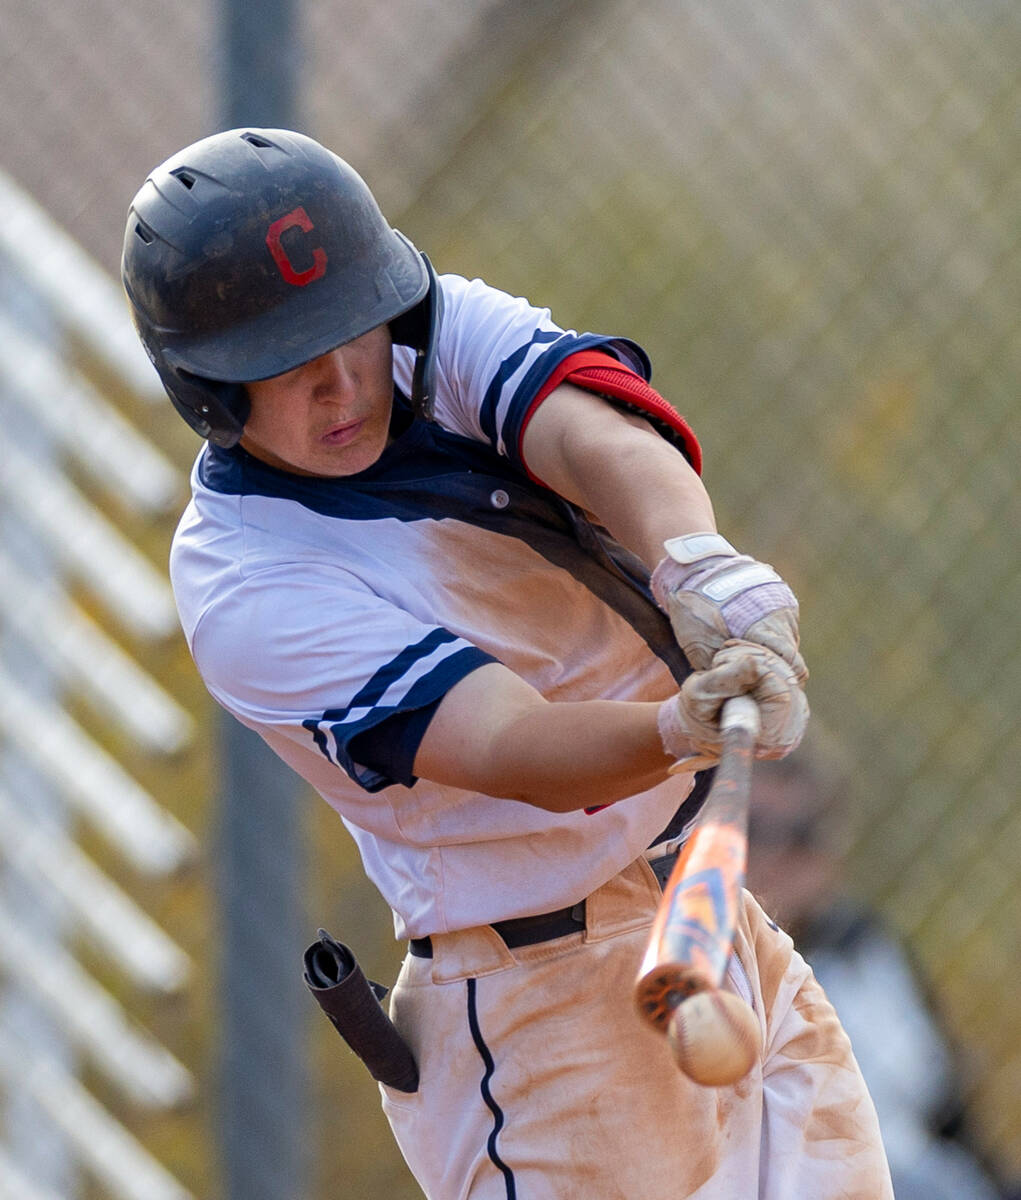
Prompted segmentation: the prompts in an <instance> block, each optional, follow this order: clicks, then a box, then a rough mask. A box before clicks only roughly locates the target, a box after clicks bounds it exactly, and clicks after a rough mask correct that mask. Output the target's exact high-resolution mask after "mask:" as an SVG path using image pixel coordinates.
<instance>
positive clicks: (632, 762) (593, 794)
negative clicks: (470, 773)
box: [487, 700, 673, 812]
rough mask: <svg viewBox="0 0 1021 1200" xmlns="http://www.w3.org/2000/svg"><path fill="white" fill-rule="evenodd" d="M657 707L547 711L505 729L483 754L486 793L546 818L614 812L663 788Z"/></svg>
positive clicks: (665, 761) (561, 706)
mask: <svg viewBox="0 0 1021 1200" xmlns="http://www.w3.org/2000/svg"><path fill="white" fill-rule="evenodd" d="M658 710H659V705H658V704H639V703H624V702H620V701H611V700H592V701H584V702H580V703H573V704H572V703H551V704H547V705H545V707H544V708H535V709H532V710H529V711H528V712H526V713H523V714H522V715H521V716H520V717H519V718H518V719H517V720H515V721H514V722H511V723H509V724H508V726H507V728H506V729H505V730H504V731H503V732H502V734H501V736H500V737H499V739H495V740H494V742H493V744H492V746H491V748H490V751H489V753H488V754H487V774H488V776H489V780H488V789H487V790H488V792H489V794H490V795H499V796H505V797H507V798H508V799H512V800H520V801H523V802H524V803H526V804H532V805H535V806H536V807H538V808H544V809H547V810H548V811H550V812H571V811H573V810H575V809H579V808H586V807H589V806H592V805H597V804H612V803H614V802H615V801H617V800H622V799H624V798H625V797H626V796H633V795H635V794H636V793H637V792H642V791H645V790H646V789H647V788H650V787H653V786H655V785H656V784H657V783H661V782H662V781H663V780H664V779H665V778H666V777H667V768H668V767H669V766H670V764H671V763H672V762H673V759H672V758H671V757H670V756H668V755H667V754H665V753H664V750H663V744H662V741H661V739H660V736H659V733H658V731H657V726H656V716H657V712H658Z"/></svg>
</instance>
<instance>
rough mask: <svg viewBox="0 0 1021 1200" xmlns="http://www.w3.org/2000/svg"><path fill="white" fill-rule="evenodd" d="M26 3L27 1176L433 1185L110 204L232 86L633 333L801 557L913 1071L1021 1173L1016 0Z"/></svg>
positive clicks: (816, 753)
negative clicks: (205, 598)
mask: <svg viewBox="0 0 1021 1200" xmlns="http://www.w3.org/2000/svg"><path fill="white" fill-rule="evenodd" d="M0 31H2V36H0V68H2V69H0V202H2V203H0V211H2V214H3V216H2V219H0V416H2V420H0V451H2V461H0V672H2V679H0V685H2V686H0V1195H2V1196H4V1197H7V1196H10V1197H14V1198H17V1200H22V1198H24V1200H54V1198H55V1197H60V1198H65V1200H92V1198H96V1197H104V1198H105V1197H114V1198H117V1200H164V1198H166V1200H185V1198H186V1197H208V1198H210V1200H219V1198H223V1200H235V1198H238V1197H242V1196H243V1197H245V1200H262V1198H265V1200H294V1198H296V1197H309V1198H313V1197H322V1198H323V1200H326V1198H327V1197H331V1198H336V1197H347V1196H359V1197H362V1196H369V1197H377V1196H378V1197H384V1196H385V1197H388V1198H395V1200H401V1198H405V1197H407V1198H411V1197H414V1196H416V1195H418V1194H419V1193H418V1191H417V1189H416V1187H415V1186H414V1183H413V1181H412V1180H411V1178H410V1176H409V1175H408V1173H407V1171H406V1169H405V1168H404V1167H403V1164H402V1163H401V1161H400V1159H399V1156H398V1154H397V1152H396V1149H395V1148H394V1147H393V1146H392V1145H391V1143H390V1140H389V1133H388V1130H387V1128H386V1125H385V1121H384V1119H383V1117H382V1115H381V1113H380V1112H379V1111H378V1098H377V1093H376V1089H375V1086H374V1085H373V1083H372V1081H371V1079H370V1078H369V1076H368V1075H367V1073H366V1072H365V1071H364V1069H363V1068H362V1067H361V1065H360V1064H359V1063H358V1062H357V1061H356V1060H355V1059H354V1058H353V1056H352V1055H351V1054H350V1052H349V1051H348V1050H347V1049H346V1047H345V1046H344V1045H343V1044H342V1043H341V1042H340V1041H339V1039H338V1038H337V1037H336V1035H335V1034H334V1033H333V1031H332V1029H330V1027H329V1026H328V1024H327V1022H326V1021H325V1019H324V1018H323V1017H322V1016H321V1014H319V1013H318V1011H317V1010H316V1009H315V1006H314V1004H313V1003H312V1001H311V1000H310V999H309V998H308V997H307V996H306V994H305V992H304V989H303V985H302V982H301V970H300V968H301V953H302V951H303V949H304V948H305V946H306V945H307V944H308V943H309V942H310V941H312V940H313V939H314V937H315V931H316V928H317V926H319V925H323V926H325V927H326V928H327V929H329V930H330V932H331V933H333V934H334V935H335V936H337V937H339V938H341V939H342V940H343V941H346V942H347V943H349V944H350V945H351V946H352V948H353V949H354V950H355V952H356V953H357V955H358V956H359V958H360V960H361V961H362V964H363V966H364V968H365V970H366V973H367V974H369V975H370V976H372V977H373V978H375V979H378V980H380V981H381V982H383V983H385V984H390V983H392V981H393V978H394V976H395V974H396V970H397V965H398V963H399V959H400V954H401V949H400V947H398V946H397V945H395V944H394V942H393V938H392V925H391V919H390V914H389V912H388V911H387V910H386V909H385V908H384V906H383V905H382V902H381V900H380V899H379V897H378V896H377V895H376V894H375V892H374V891H373V890H372V889H371V888H370V887H369V886H368V885H367V884H365V883H364V881H363V880H362V876H361V872H360V868H359V866H358V864H357V862H356V861H355V855H354V852H353V846H352V844H351V842H350V840H349V839H348V837H347V835H346V833H345V832H344V830H343V829H342V827H341V825H340V824H339V822H338V821H337V820H336V818H335V817H334V816H333V815H332V814H331V813H330V810H328V809H327V808H326V806H325V805H324V804H323V803H322V802H321V801H318V800H317V799H316V798H315V797H314V796H310V795H308V794H307V793H306V792H305V791H304V790H303V789H302V788H301V787H299V786H298V785H296V784H295V783H294V782H292V781H291V780H290V779H289V778H287V777H286V776H284V775H282V774H281V773H280V772H278V771H276V770H275V768H274V766H273V764H272V763H267V762H266V761H265V759H264V757H263V756H262V754H261V751H260V749H259V747H258V746H252V745H251V744H250V743H249V742H248V741H247V740H246V738H245V736H243V735H242V734H241V733H240V732H239V731H238V730H237V728H236V727H232V726H231V725H230V724H229V723H228V722H227V721H226V719H224V718H221V717H220V716H219V715H218V714H217V713H216V712H215V711H214V710H213V707H212V705H211V704H210V702H209V701H208V700H207V699H206V698H205V696H204V694H203V692H202V690H201V688H200V686H199V684H198V681H197V679H196V677H195V675H194V673H193V670H192V667H191V664H190V661H189V659H188V655H187V652H186V649H185V648H184V645H183V642H182V639H181V638H180V636H179V634H178V633H177V631H176V622H175V616H174V612H173V605H172V600H171V597H170V595H169V591H168V588H167V584H166V580H165V559H166V553H167V548H168V545H169V540H170V537H171V534H172V531H173V527H174V524H175V521H176V517H177V514H178V512H179V511H180V509H181V507H182V506H183V504H184V502H185V499H186V495H187V472H188V468H189V464H190V461H191V459H192V458H193V456H194V453H195V451H196V449H197V443H196V441H195V440H194V438H193V435H191V434H190V432H189V431H188V430H187V429H186V428H185V426H184V424H183V422H181V421H180V420H179V418H177V417H176V416H175V415H174V414H173V412H172V411H171V409H170V405H169V402H167V401H165V399H164V398H163V396H162V393H161V392H160V391H159V388H158V385H157V382H156V379H155V374H154V373H153V372H152V370H151V368H150V367H149V364H148V363H147V362H146V360H145V358H144V356H143V355H142V354H141V351H140V350H139V348H138V347H137V346H136V345H135V341H134V335H133V333H132V331H131V330H130V327H129V325H128V323H127V318H126V308H125V304H124V301H123V300H122V298H121V295H120V292H119V285H118V282H117V279H118V262H119V255H120V243H121V238H122V235H123V227H124V216H125V213H126V209H127V205H128V203H129V201H130V199H131V197H132V195H133V194H134V192H135V191H136V190H137V188H138V187H139V186H140V185H141V183H142V181H143V180H144V178H145V176H146V174H147V172H148V170H149V169H150V168H151V167H152V166H154V165H155V164H156V163H158V162H160V161H162V160H163V159H164V158H166V157H168V156H169V155H170V154H172V153H174V152H175V151H176V150H178V149H179V148H181V147H182V146H184V145H185V144H187V143H189V142H191V141H194V140H196V139H197V138H199V137H202V136H205V135H206V134H209V133H212V132H214V131H216V130H217V129H221V128H229V127H233V126H236V125H242V124H252V125H258V124H267V125H291V126H293V127H296V128H299V129H302V130H303V131H305V132H308V133H310V134H312V135H314V136H316V137H317V138H319V139H320V140H321V141H323V142H324V143H325V144H327V145H328V146H330V147H331V148H332V149H334V150H336V151H337V152H338V153H340V154H341V155H342V156H343V157H345V158H348V159H349V160H350V161H352V162H353V163H354V164H355V165H356V167H357V168H358V169H359V170H360V171H361V173H362V174H363V175H364V176H365V178H366V179H367V181H368V182H369V184H370V185H371V186H372V188H373V190H374V191H375V193H376V195H377V197H378V199H379V200H380V203H381V205H382V207H383V209H384V211H385V212H386V213H387V214H388V216H389V217H390V219H391V221H392V222H393V223H394V224H396V225H397V226H398V227H399V228H401V229H402V231H403V232H405V233H406V234H407V235H408V236H409V237H411V238H412V239H413V240H414V241H415V242H416V243H417V244H418V245H419V247H420V248H422V249H423V250H425V251H426V252H427V253H428V254H429V255H430V257H431V258H432V260H433V262H434V263H435V264H436V266H437V269H438V270H440V271H453V272H458V273H461V274H464V275H468V276H473V275H476V274H478V275H482V276H483V277H485V278H486V279H487V280H488V281H489V282H490V283H492V284H495V285H497V286H500V287H502V288H504V289H506V290H508V291H510V292H513V293H515V294H521V295H525V296H528V297H529V298H530V299H531V300H533V301H534V302H537V303H542V304H547V305H549V306H550V307H551V308H552V310H553V313H554V316H555V317H556V319H557V320H558V321H559V322H560V324H562V325H564V326H567V327H570V328H574V329H577V330H579V331H580V330H593V331H598V332H603V333H614V334H621V335H626V336H629V337H632V338H634V339H636V340H637V341H639V342H641V343H642V344H643V345H644V346H645V347H646V348H647V350H648V351H649V353H650V355H651V357H652V361H653V364H654V372H655V373H654V378H653V382H654V383H655V384H656V385H657V387H658V388H659V390H660V391H661V392H662V393H663V394H665V395H666V396H667V397H668V398H670V399H671V400H672V401H673V402H674V403H676V405H677V407H678V408H679V409H680V410H681V411H682V412H683V413H684V415H685V416H686V417H687V418H688V419H689V421H690V422H691V423H692V425H693V426H694V428H695V429H696V431H697V432H698V434H699V436H700V438H701V441H702V444H703V448H704V451H705V458H706V467H705V479H706V482H707V484H708V486H709V489H710V492H711V493H712V495H713V496H714V499H715V503H716V507H717V515H718V519H719V524H720V528H721V530H722V531H723V532H724V533H726V534H727V536H728V537H730V538H731V540H732V541H734V542H735V543H736V544H737V545H739V546H741V547H742V548H746V549H747V550H749V551H750V552H751V553H753V554H754V555H756V556H757V557H759V558H762V559H765V560H767V561H770V562H772V563H774V564H775V565H776V566H777V567H778V569H779V570H780V571H781V572H782V573H783V574H784V575H785V576H786V577H787V578H788V579H789V580H790V581H791V583H792V584H793V586H794V588H795V590H796V591H797V593H798V594H799V596H800V599H801V602H802V615H803V622H802V630H803V642H804V650H805V654H806V658H807V659H808V662H809V664H810V666H811V669H812V678H811V681H810V683H809V695H810V700H811V703H812V708H813V711H814V714H815V718H816V720H815V728H814V731H813V734H812V736H811V738H810V739H809V741H808V742H806V747H805V750H806V753H811V754H812V756H813V758H815V759H818V758H822V759H823V760H825V767H824V770H823V774H824V775H825V777H826V778H827V779H830V780H832V779H833V778H839V786H837V787H833V786H830V785H827V787H826V789H823V788H822V785H819V788H818V789H817V791H818V793H819V794H821V793H822V791H823V790H825V796H826V804H827V805H829V806H830V808H835V809H836V810H838V811H839V816H840V820H839V823H838V826H839V827H838V828H837V830H836V833H835V834H834V838H835V840H833V841H832V842H830V843H828V845H829V846H830V850H831V853H832V855H833V856H834V857H833V858H832V859H831V869H832V870H833V871H835V872H837V874H836V875H834V876H833V878H834V879H835V878H837V876H839V881H840V882H839V887H840V894H841V895H842V896H843V895H846V896H847V897H848V900H849V903H853V904H854V905H856V906H860V907H861V908H863V909H867V910H868V912H869V913H870V914H871V919H873V920H875V921H876V922H878V923H879V924H881V926H882V928H883V929H884V931H885V933H886V935H887V936H888V937H889V938H890V939H891V941H892V943H894V944H896V945H897V946H898V947H900V948H901V949H902V951H903V953H904V954H905V955H906V956H907V958H908V960H909V961H910V964H911V970H912V971H913V972H914V973H915V975H916V977H917V979H918V980H919V983H918V988H919V995H920V999H919V1004H920V1005H923V1006H924V1009H925V1011H926V1013H927V1019H931V1020H932V1022H933V1024H934V1027H935V1028H938V1030H939V1034H938V1038H937V1037H935V1035H934V1039H935V1040H930V1041H929V1042H925V1041H924V1040H922V1041H919V1042H916V1043H912V1045H915V1046H916V1047H917V1048H916V1049H914V1050H912V1051H911V1053H910V1054H909V1055H908V1057H907V1058H906V1059H904V1060H903V1061H904V1062H905V1066H904V1068H903V1070H902V1071H899V1072H897V1078H898V1079H899V1081H900V1083H901V1084H902V1085H903V1086H904V1087H905V1088H906V1090H911V1089H914V1092H915V1095H916V1096H917V1095H919V1094H920V1093H922V1092H925V1091H926V1090H927V1089H929V1088H931V1087H934V1086H936V1085H934V1084H933V1083H932V1075H931V1073H929V1072H928V1071H927V1070H926V1069H923V1068H929V1067H931V1068H932V1069H933V1071H938V1070H940V1069H943V1068H941V1067H940V1064H941V1063H944V1059H945V1060H946V1062H950V1061H951V1060H952V1063H953V1070H952V1075H953V1092H954V1095H953V1104H952V1107H953V1108H954V1113H953V1114H952V1117H953V1119H952V1121H950V1120H949V1118H948V1116H947V1113H946V1112H945V1111H943V1112H941V1113H939V1114H935V1115H933V1114H929V1115H928V1116H927V1117H926V1118H925V1120H927V1121H929V1122H930V1125H931V1129H930V1133H931V1134H932V1137H934V1138H937V1139H947V1138H950V1137H954V1138H957V1137H959V1136H960V1137H961V1138H962V1142H964V1141H966V1143H967V1153H968V1154H969V1155H970V1156H971V1157H972V1159H973V1160H974V1161H975V1162H976V1163H979V1164H980V1166H981V1170H982V1172H983V1173H984V1177H985V1182H984V1183H982V1182H976V1183H975V1184H974V1186H973V1189H972V1190H969V1187H970V1186H971V1185H962V1186H961V1188H959V1189H958V1190H957V1191H956V1192H955V1195H957V1196H958V1197H968V1196H973V1197H975V1198H976V1200H978V1198H979V1197H984V1196H985V1195H987V1194H1002V1195H1016V1194H1017V1192H1018V1187H1019V1181H1021V1004H1019V1003H1018V1000H1019V986H1021V971H1019V963H1021V919H1019V904H1018V899H1017V896H1018V889H1019V885H1021V853H1019V851H1021V796H1019V789H1018V782H1017V781H1018V777H1019V767H1021V716H1019V712H1021V547H1019V534H1018V531H1019V529H1021V488H1019V482H1018V479H1019V471H1018V466H1019V462H1021V421H1019V403H1018V385H1019V382H1021V318H1019V311H1021V169H1019V163H1021V73H1019V64H1021V8H1019V6H1018V5H1017V3H1016V0H966V2H963V3H962V0H821V2H820V0H816V2H815V3H807V2H806V0H754V2H753V0H585V2H582V0H543V2H541V3H540V2H539V0H513V2H510V0H418V2H417V3H410V2H406V0H386V2H385V3H378V2H377V3H369V2H368V0H348V2H346V3H344V2H342V0H315V2H312V0H248V2H247V3H242V2H241V0H220V3H219V5H216V4H212V3H207V2H204V0H178V2H177V3H175V4H173V5H167V4H164V3H162V2H161V0H117V2H116V3H115V2H114V0H46V3H45V4H38V3H30V2H29V0H0ZM798 753H799V754H801V751H799V752H798ZM781 824H782V823H781ZM781 832H782V830H781ZM788 832H790V830H788ZM778 836H780V835H779V834H778V833H776V831H775V830H774V833H773V834H772V835H770V834H767V833H763V834H762V839H763V843H762V844H763V846H764V847H767V846H769V845H770V844H772V843H771V842H770V837H778ZM794 836H795V838H797V837H799V836H802V835H801V834H798V832H797V831H796V830H795V831H794ZM755 854H756V850H755V845H754V844H753V847H752V856H753V859H754V856H755ZM765 855H766V849H765V848H764V849H763V856H764V860H763V861H764V864H765ZM792 877H793V876H791V875H788V876H787V878H792ZM781 878H784V873H783V872H781ZM763 886H764V887H765V886H766V883H765V881H764V882H763ZM833 890H834V891H835V890H836V884H834V887H833ZM827 894H830V893H827ZM770 902H771V904H772V906H773V907H774V908H775V911H777V913H778V915H779V916H780V917H781V918H782V919H783V918H784V916H785V912H787V913H788V916H789V919H790V920H791V922H792V923H794V921H795V917H796V912H795V909H794V903H795V902H794V899H793V898H791V897H789V896H785V895H783V894H781V893H780V892H777V893H775V895H771V898H770ZM853 992H854V989H852V993H853ZM857 994H858V996H859V997H862V996H865V995H866V992H865V990H864V988H861V989H857ZM871 995H872V996H873V999H874V1005H873V1007H872V1009H871V1010H868V1009H867V1010H866V1011H865V1012H864V1013H859V1014H858V1017H857V1018H856V1019H858V1020H860V1021H862V1022H863V1025H862V1028H863V1029H864V1030H866V1031H867V1030H868V1028H869V1027H870V1025H871V1027H872V1028H873V1029H880V1030H882V1029H885V1028H890V1029H891V1030H892V1029H893V1027H894V1025H895V1024H896V1022H895V1021H894V1020H893V1017H895V1016H896V1015H897V1014H896V1013H894V1012H892V1011H890V1010H888V1009H885V1008H884V997H888V996H893V995H897V996H900V993H898V992H896V991H894V990H892V989H891V990H890V991H886V990H885V989H882V988H881V989H879V990H878V991H877V992H875V993H871ZM903 1003H905V1004H906V1003H907V1001H903ZM898 1011H903V1010H898ZM851 1022H852V1018H851V1016H850V1014H848V1023H849V1025H850V1024H851ZM861 1036H862V1039H863V1050H864V1039H865V1037H866V1036H867V1033H863V1034H862V1035H861ZM900 1048H901V1049H903V1043H901V1044H900ZM877 1054H878V1058H879V1060H880V1061H883V1060H886V1061H888V1062H896V1061H901V1060H897V1059H896V1058H895V1057H894V1048H893V1047H891V1048H890V1049H889V1053H888V1052H887V1048H886V1047H884V1046H882V1045H880V1047H879V1050H878V1051H877ZM863 1057H864V1054H863ZM944 1066H945V1063H944ZM912 1067H915V1068H917V1072H913V1071H912ZM945 1073H946V1072H945V1071H944V1074H945ZM941 1078H942V1076H941ZM876 1086H877V1087H878V1086H879V1084H878V1083H877V1085H876ZM940 1086H942V1084H941V1085H940ZM962 1131H964V1133H966V1137H964V1133H962ZM890 1136H891V1138H892V1137H893V1130H892V1126H891V1129H890ZM987 1186H988V1187H989V1188H994V1187H995V1188H996V1189H997V1191H996V1193H993V1192H988V1193H987V1191H985V1190H983V1188H985V1187H987ZM904 1194H905V1196H906V1195H907V1192H906V1191H905V1193H904ZM934 1194H935V1193H933V1192H930V1193H929V1195H930V1197H932V1196H934ZM636 1200H640V1198H636Z"/></svg>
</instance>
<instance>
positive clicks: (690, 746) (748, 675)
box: [659, 639, 808, 771]
mask: <svg viewBox="0 0 1021 1200" xmlns="http://www.w3.org/2000/svg"><path fill="white" fill-rule="evenodd" d="M746 694H747V695H749V696H751V697H752V699H753V700H754V701H755V702H756V704H757V705H758V706H759V718H760V720H761V723H762V727H761V729H760V731H759V737H758V741H757V742H756V744H755V757H756V758H783V757H784V756H785V755H787V754H790V752H791V751H792V750H794V749H795V748H796V747H797V746H798V744H799V743H800V741H801V739H802V737H803V736H804V733H805V726H806V724H807V723H808V701H807V700H806V699H805V693H804V692H803V691H802V690H801V685H800V682H799V680H798V677H797V675H796V674H795V672H794V669H793V667H791V666H790V665H789V664H788V663H786V662H785V661H784V660H783V659H782V658H780V657H779V656H778V655H776V654H774V653H773V652H772V650H767V649H766V647H765V646H760V645H759V644H758V643H757V642H746V641H739V640H737V639H733V640H731V641H728V642H725V643H724V645H723V647H722V648H721V649H720V650H718V651H717V652H716V654H715V655H714V657H713V660H712V664H711V666H710V667H709V669H708V670H706V671H696V672H695V673H694V674H692V675H689V676H688V678H687V679H686V680H685V681H684V683H683V684H682V686H681V690H680V692H679V693H678V694H677V695H676V696H671V697H670V698H669V699H668V700H664V701H663V703H662V704H661V705H660V709H659V735H660V738H661V739H662V742H663V749H664V750H665V751H666V752H667V754H671V755H673V756H674V758H676V759H678V763H677V766H676V767H675V768H674V769H675V770H682V771H701V770H703V769H704V768H706V767H711V766H715V765H716V763H718V762H719V758H720V750H721V748H722V744H723V736H722V734H721V733H720V724H719V722H720V710H721V709H722V708H723V702H724V701H725V700H729V699H730V697H731V696H742V695H746Z"/></svg>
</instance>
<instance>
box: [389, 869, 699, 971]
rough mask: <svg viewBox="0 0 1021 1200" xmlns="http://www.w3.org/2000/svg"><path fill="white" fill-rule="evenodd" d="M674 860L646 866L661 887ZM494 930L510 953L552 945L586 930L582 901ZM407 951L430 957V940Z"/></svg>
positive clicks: (421, 940)
mask: <svg viewBox="0 0 1021 1200" xmlns="http://www.w3.org/2000/svg"><path fill="white" fill-rule="evenodd" d="M676 859H677V855H676V854H666V855H664V856H663V857H662V858H657V859H654V860H653V861H652V862H651V863H650V864H649V866H651V867H652V869H653V871H654V872H655V874H656V878H657V879H658V880H659V886H660V887H665V886H666V881H667V879H668V878H669V877H670V872H671V870H672V869H673V865H674V862H675V861H676ZM493 928H494V929H495V930H496V932H497V933H498V934H499V935H500V937H502V938H503V940H504V942H505V943H506V945H507V948H508V949H509V950H514V949H516V948H517V947H519V946H535V945H538V943H539V942H551V941H553V939H554V938H561V937H567V936H568V934H571V933H578V932H580V931H581V930H582V929H584V928H585V901H584V900H581V901H579V902H578V903H577V904H572V905H570V906H569V907H568V908H558V909H557V910H556V911H555V912H548V913H538V914H537V915H536V916H534V917H512V918H511V919H510V920H507V921H494V922H493ZM408 949H409V950H410V951H411V953H412V954H413V955H414V956H415V958H432V956H433V944H432V939H431V938H427V937H420V938H412V939H411V941H410V942H409V943H408Z"/></svg>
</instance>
